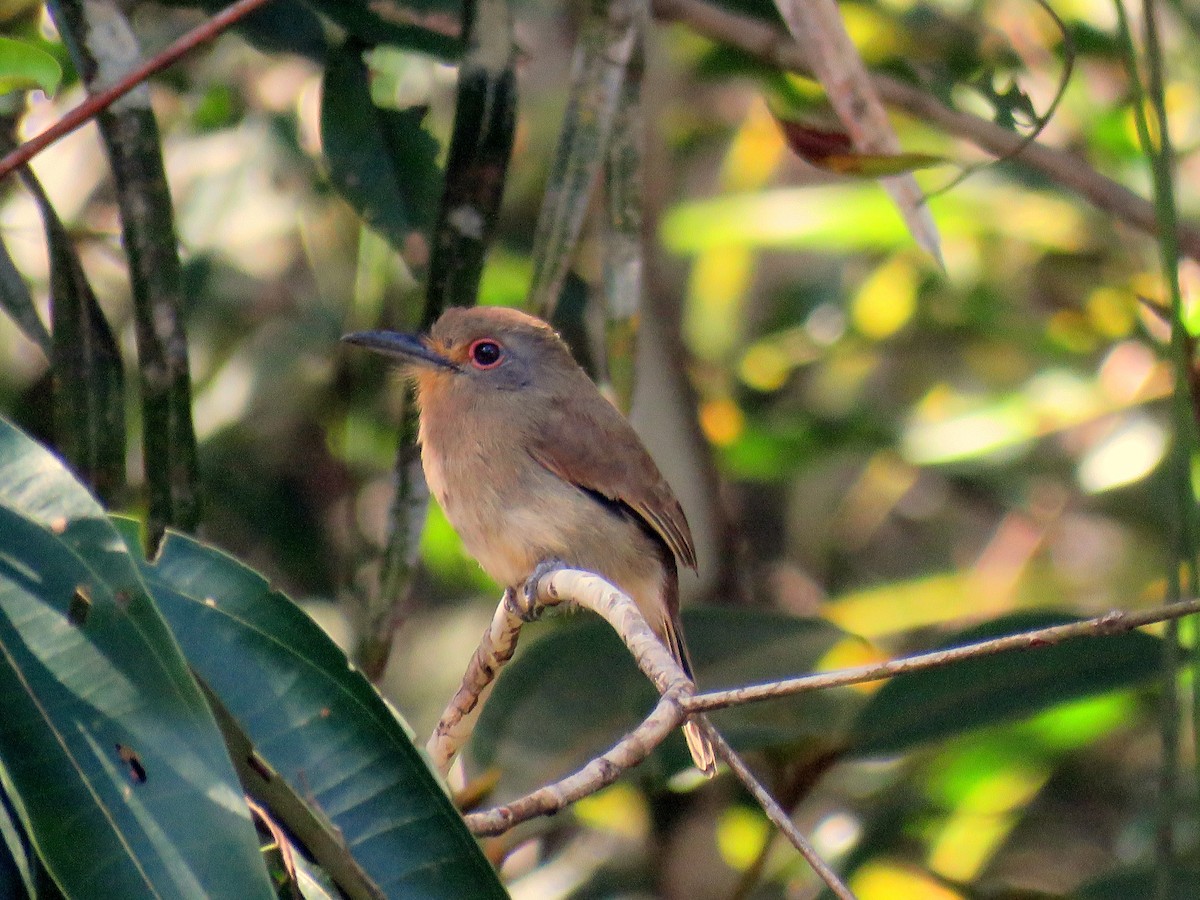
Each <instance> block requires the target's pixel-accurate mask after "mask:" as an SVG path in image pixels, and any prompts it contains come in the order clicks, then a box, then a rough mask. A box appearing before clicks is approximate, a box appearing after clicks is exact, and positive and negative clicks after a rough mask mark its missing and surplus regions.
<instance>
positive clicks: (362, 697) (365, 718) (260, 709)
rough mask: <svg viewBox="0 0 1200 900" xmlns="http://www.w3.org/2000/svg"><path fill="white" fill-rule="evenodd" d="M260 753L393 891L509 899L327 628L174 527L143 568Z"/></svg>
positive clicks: (397, 723)
mask: <svg viewBox="0 0 1200 900" xmlns="http://www.w3.org/2000/svg"><path fill="white" fill-rule="evenodd" d="M143 571H144V573H145V575H146V578H147V580H148V582H149V583H150V585H151V588H152V590H153V591H154V595H155V597H156V599H157V600H158V602H159V604H160V607H161V608H162V610H163V612H164V614H165V615H166V616H167V618H168V620H169V621H170V623H171V626H172V628H173V629H174V631H175V634H176V637H177V638H178V639H179V642H180V644H181V645H182V646H183V648H184V652H185V653H186V654H187V656H188V660H189V661H190V662H191V664H192V666H193V667H194V668H195V670H196V671H197V673H198V674H199V675H200V676H201V677H202V678H203V679H204V681H205V682H206V683H207V684H208V686H209V687H210V688H211V689H212V691H213V692H214V693H215V694H216V695H217V696H218V697H220V699H221V702H222V703H223V704H224V705H225V707H226V708H227V709H228V710H229V713H230V714H231V715H232V716H233V717H234V718H235V719H236V720H237V722H238V724H239V725H240V726H241V728H242V729H243V730H244V731H245V733H246V734H247V735H248V736H249V738H250V740H252V741H253V742H254V749H255V751H256V752H257V753H258V754H260V755H261V756H262V758H263V760H265V762H266V763H267V764H268V765H270V767H271V768H272V769H274V770H275V772H277V773H279V775H280V777H282V778H284V779H285V780H286V781H287V782H288V783H289V784H290V785H291V786H292V788H293V790H295V791H296V792H298V793H299V794H300V795H301V796H303V797H306V798H308V800H309V802H310V803H312V804H313V806H314V807H315V808H316V809H317V810H319V811H320V813H321V814H322V815H323V816H326V817H328V819H329V820H330V821H331V822H332V823H333V825H334V826H336V828H337V829H338V830H340V832H341V834H342V837H343V838H344V840H345V845H346V847H348V848H349V851H350V852H351V853H353V854H354V857H355V859H356V860H357V862H358V864H359V865H361V866H362V868H363V870H365V871H366V873H367V874H368V875H369V876H370V878H371V879H372V881H374V883H375V884H376V885H378V887H379V888H380V889H382V890H383V891H384V893H385V894H387V895H388V896H390V897H403V896H421V897H431V898H437V897H445V898H457V897H479V898H486V897H503V896H505V893H504V890H503V888H502V887H501V886H500V883H499V881H498V880H497V878H496V875H495V872H494V871H493V870H492V868H491V866H490V865H489V864H488V862H487V860H486V859H484V857H483V854H482V853H481V852H480V849H479V846H478V844H476V842H475V840H474V838H472V836H471V835H470V833H469V832H468V831H467V830H466V827H465V825H464V824H463V821H462V817H461V816H460V815H459V814H458V812H457V811H456V810H455V809H454V807H453V805H452V804H451V803H450V799H449V797H448V796H447V795H446V793H445V792H444V790H443V789H442V786H441V785H440V784H439V783H438V782H437V780H436V779H435V777H434V775H433V773H432V772H431V770H430V769H429V767H428V765H427V764H426V761H425V759H424V758H423V757H422V756H421V754H420V752H419V751H418V750H417V748H416V747H414V746H413V743H412V739H411V736H410V734H409V733H408V731H407V730H406V727H405V726H404V725H403V723H402V722H401V720H400V719H399V718H398V717H397V715H396V714H395V713H394V712H393V710H392V709H391V707H389V706H388V705H387V703H386V702H385V701H384V700H383V699H382V698H381V697H380V696H379V694H378V693H377V692H376V691H375V689H374V688H373V687H372V686H371V685H370V683H369V682H368V681H367V680H366V679H365V678H364V677H363V676H362V674H361V673H360V672H358V671H357V670H355V669H353V668H351V667H350V666H349V664H348V662H347V660H346V657H345V655H344V654H343V653H342V652H341V650H339V649H338V648H337V646H336V645H335V644H334V643H333V642H332V641H331V640H330V639H329V637H328V636H327V635H326V634H325V633H324V632H323V631H322V630H321V629H320V627H319V626H317V625H316V623H314V622H313V621H312V620H311V619H310V618H309V617H308V616H306V615H305V614H304V613H303V612H302V611H301V610H300V609H299V608H298V607H296V606H295V605H294V604H293V603H292V602H291V601H290V600H288V598H286V597H285V596H283V595H282V594H280V593H278V592H277V591H272V590H271V589H270V587H269V585H268V584H267V583H266V581H265V580H264V579H263V578H262V577H261V576H259V575H258V574H256V573H255V572H253V571H251V570H250V569H247V568H245V567H244V566H242V565H241V564H240V563H238V562H237V561H235V560H234V559H232V558H231V557H229V556H226V555H225V554H223V553H221V552H220V551H218V550H214V549H212V548H210V547H206V546H205V545H203V544H201V543H199V542H197V541H193V540H191V539H189V538H186V537H183V536H180V535H175V534H171V535H169V536H168V538H167V540H166V541H165V542H164V543H163V547H162V551H161V553H160V555H159V558H158V559H157V561H156V562H155V563H154V564H153V565H150V564H147V565H146V566H145V568H144V569H143Z"/></svg>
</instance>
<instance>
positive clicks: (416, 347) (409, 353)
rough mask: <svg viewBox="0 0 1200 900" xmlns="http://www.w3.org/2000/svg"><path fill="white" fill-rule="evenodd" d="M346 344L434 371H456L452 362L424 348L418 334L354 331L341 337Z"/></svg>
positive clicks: (455, 364)
mask: <svg viewBox="0 0 1200 900" xmlns="http://www.w3.org/2000/svg"><path fill="white" fill-rule="evenodd" d="M342 340H343V341H345V342H346V343H347V344H355V345H356V346H359V347H366V348H367V349H368V350H374V351H375V352H376V353H382V354H383V355H384V356H393V357H396V358H397V359H400V360H402V361H403V362H406V363H410V364H411V365H416V366H426V367H430V368H435V369H451V370H453V371H457V370H458V365H457V363H455V362H454V361H453V360H450V359H447V358H446V357H444V356H442V355H441V354H440V353H437V352H435V351H433V350H430V349H429V348H428V347H427V346H425V342H424V341H422V340H421V336H420V335H419V334H401V333H400V332H397V331H355V332H354V333H353V334H347V335H344V336H343V337H342Z"/></svg>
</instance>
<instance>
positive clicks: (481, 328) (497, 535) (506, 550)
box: [342, 306, 716, 777]
mask: <svg viewBox="0 0 1200 900" xmlns="http://www.w3.org/2000/svg"><path fill="white" fill-rule="evenodd" d="M342 340H343V341H345V342H347V343H350V344H354V345H357V346H360V347H364V348H367V349H370V350H374V351H376V352H379V353H382V354H384V355H386V356H388V357H390V358H392V359H393V360H394V361H397V362H398V363H399V364H400V366H401V368H402V370H403V371H404V372H405V374H406V375H407V376H409V377H410V378H411V379H412V380H413V381H414V382H415V386H416V397H417V407H418V410H419V422H420V424H419V428H418V441H419V443H420V447H421V464H422V468H423V469H424V472H425V480H426V482H427V483H428V485H429V489H430V491H431V492H432V494H433V496H434V497H436V498H437V501H438V503H439V504H440V506H441V507H442V510H443V511H444V512H445V514H446V517H447V519H449V521H450V523H451V525H453V527H454V529H455V531H457V532H458V535H459V537H460V538H461V539H462V542H463V546H464V547H465V548H466V550H467V552H468V553H470V554H471V556H473V557H474V558H475V560H476V561H477V562H478V563H479V564H480V566H481V567H482V568H483V569H484V571H486V572H487V573H488V575H490V576H491V577H492V578H493V579H494V580H495V581H496V582H498V583H499V584H501V585H504V586H505V587H509V588H512V589H514V590H515V589H517V588H518V587H519V586H521V585H524V584H525V583H526V580H527V579H529V577H530V576H531V575H533V574H534V573H535V572H539V571H541V570H539V567H540V566H544V565H546V564H547V563H557V564H561V565H563V566H567V567H570V568H575V569H581V570H583V571H587V572H591V573H594V574H596V575H599V576H601V577H602V578H604V579H605V580H606V581H609V582H610V583H612V584H613V585H615V586H616V587H617V588H619V589H620V590H621V591H622V592H624V593H625V594H627V595H628V596H629V597H630V598H632V599H633V601H634V603H636V604H637V607H638V609H639V611H640V612H641V614H642V616H643V617H644V618H645V620H646V622H647V624H649V626H650V628H651V629H652V630H653V631H654V633H655V634H656V635H657V636H658V637H659V639H660V640H661V641H662V642H663V644H664V645H665V646H666V648H667V649H668V650H669V651H670V652H671V654H672V656H673V657H674V658H675V660H676V662H678V663H679V665H680V667H681V668H682V669H683V671H684V672H685V673H686V674H687V676H688V678H693V670H692V665H691V660H690V658H689V655H688V651H687V645H686V644H685V643H684V638H683V630H682V625H681V623H680V618H679V574H678V565H679V564H680V563H681V564H683V565H684V566H687V567H688V568H691V569H695V568H696V550H695V545H694V543H693V541H692V535H691V530H690V529H689V527H688V523H687V518H686V517H685V516H684V513H683V508H682V507H681V506H680V504H679V501H678V500H677V499H676V498H675V495H674V493H673V492H672V491H671V487H670V485H668V484H667V481H666V479H665V478H663V476H662V473H661V472H660V471H659V469H658V466H657V465H655V463H654V460H653V459H652V458H651V456H650V453H649V452H648V451H647V450H646V448H645V446H644V445H643V444H642V441H641V439H640V438H639V437H638V436H637V434H636V432H634V430H633V427H632V426H631V425H630V424H629V422H628V421H627V420H626V419H625V417H624V416H622V415H621V413H620V412H618V411H617V409H616V407H614V406H613V405H612V404H611V403H610V402H609V401H608V400H607V399H605V397H604V395H603V394H601V393H600V390H599V389H598V388H597V387H596V385H595V384H594V383H593V381H592V380H591V378H589V377H588V375H587V373H586V372H585V371H584V370H583V369H582V368H581V367H580V366H579V364H578V363H577V362H576V361H575V359H574V357H573V356H572V355H571V351H570V349H569V348H568V347H567V345H566V343H565V342H564V341H563V340H562V338H561V337H559V335H558V334H557V333H556V332H555V331H554V329H553V328H552V327H551V326H550V325H549V324H547V323H546V322H544V321H542V320H541V319H539V318H536V317H535V316H531V315H529V314H527V313H524V312H522V311H520V310H517V309H512V308H508V307H499V306H491V307H450V308H448V309H447V310H446V311H445V312H444V313H442V315H441V316H440V317H439V318H438V319H437V321H436V322H434V324H433V326H432V327H431V328H430V329H429V330H428V332H427V333H423V334H409V333H400V332H392V331H360V332H355V333H352V334H348V335H346V336H345V337H343V338H342ZM693 680H694V678H693ZM683 733H684V738H685V739H686V741H687V745H688V749H689V751H690V752H691V756H692V761H693V762H694V763H695V765H696V767H697V768H698V769H700V771H702V772H703V773H705V774H706V775H708V776H710V777H711V776H712V775H713V774H714V773H715V772H716V762H715V755H714V752H713V747H712V744H711V743H710V742H709V740H708V738H707V737H706V736H705V735H704V734H703V732H701V730H700V729H699V727H697V725H696V724H695V723H694V722H692V721H690V720H689V721H687V722H685V723H684V725H683Z"/></svg>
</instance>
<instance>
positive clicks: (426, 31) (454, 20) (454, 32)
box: [311, 0, 462, 58]
mask: <svg viewBox="0 0 1200 900" xmlns="http://www.w3.org/2000/svg"><path fill="white" fill-rule="evenodd" d="M311 2H312V4H313V6H315V7H316V8H317V9H319V10H320V11H321V12H323V13H324V14H325V15H327V16H329V18H331V19H333V21H335V22H337V23H338V24H339V25H341V26H342V27H343V28H345V29H346V31H347V32H348V33H349V34H351V35H352V36H353V37H354V38H355V39H356V40H357V41H359V42H361V43H363V44H367V45H372V46H373V45H375V44H395V45H396V46H398V47H404V48H405V49H408V50H418V51H420V52H421V53H428V54H430V55H431V56H441V57H447V58H449V57H455V56H457V55H458V54H459V53H460V52H461V51H462V2H461V0H418V2H416V3H407V2H405V0H311Z"/></svg>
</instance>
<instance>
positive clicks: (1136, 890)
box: [1072, 863, 1200, 900]
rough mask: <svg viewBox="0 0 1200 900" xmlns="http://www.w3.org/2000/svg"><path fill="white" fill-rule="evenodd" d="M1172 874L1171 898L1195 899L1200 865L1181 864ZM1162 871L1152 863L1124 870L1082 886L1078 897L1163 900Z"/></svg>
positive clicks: (1095, 899)
mask: <svg viewBox="0 0 1200 900" xmlns="http://www.w3.org/2000/svg"><path fill="white" fill-rule="evenodd" d="M1173 868H1174V871H1173V872H1172V873H1171V880H1170V883H1171V890H1170V891H1169V893H1168V894H1167V896H1168V897H1169V898H1170V900H1193V898H1194V897H1195V896H1196V885H1197V884H1200V866H1197V865H1195V864H1194V863H1193V864H1190V865H1189V864H1187V863H1182V864H1177V865H1176V866H1174V867H1173ZM1158 874H1159V873H1157V872H1155V870H1154V869H1152V868H1150V867H1149V866H1144V867H1139V868H1129V869H1122V870H1120V871H1118V872H1112V873H1110V874H1108V875H1106V876H1104V877H1103V878H1098V879H1096V880H1095V881H1091V882H1088V883H1087V884H1084V885H1082V886H1080V888H1079V889H1078V890H1077V891H1075V892H1074V893H1073V894H1072V896H1073V897H1074V898H1075V900H1160V898H1161V897H1162V894H1161V893H1160V892H1159V888H1158Z"/></svg>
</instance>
